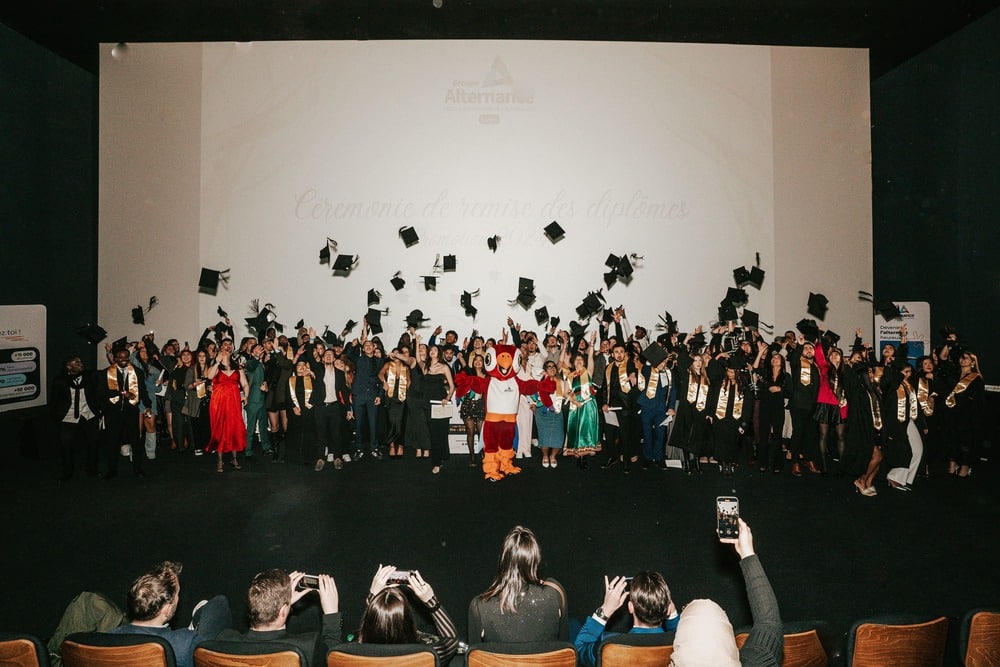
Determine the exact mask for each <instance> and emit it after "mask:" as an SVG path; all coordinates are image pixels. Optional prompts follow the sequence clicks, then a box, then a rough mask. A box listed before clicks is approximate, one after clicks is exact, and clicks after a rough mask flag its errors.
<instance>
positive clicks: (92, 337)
mask: <svg viewBox="0 0 1000 667" xmlns="http://www.w3.org/2000/svg"><path fill="white" fill-rule="evenodd" d="M76 333H77V335H79V336H83V337H84V338H86V339H87V342H88V343H93V344H94V345H97V344H98V343H100V342H101V341H102V340H104V339H105V338H107V337H108V332H107V331H105V330H104V328H103V327H101V326H100V325H97V324H84V325H83V326H80V327H77V328H76Z"/></svg>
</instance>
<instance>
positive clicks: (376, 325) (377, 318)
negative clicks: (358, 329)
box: [365, 308, 388, 336]
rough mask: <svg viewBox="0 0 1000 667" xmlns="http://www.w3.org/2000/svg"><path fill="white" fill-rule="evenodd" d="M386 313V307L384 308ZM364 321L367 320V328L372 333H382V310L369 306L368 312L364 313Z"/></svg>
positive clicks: (375, 334) (374, 334)
mask: <svg viewBox="0 0 1000 667" xmlns="http://www.w3.org/2000/svg"><path fill="white" fill-rule="evenodd" d="M386 312H387V313H388V309H386ZM365 321H367V322H368V328H369V329H371V332H372V335H373V336H377V335H378V334H380V333H382V311H381V310H379V309H377V308H369V309H368V312H367V313H365Z"/></svg>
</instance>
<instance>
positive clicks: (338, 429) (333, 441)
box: [313, 402, 344, 459]
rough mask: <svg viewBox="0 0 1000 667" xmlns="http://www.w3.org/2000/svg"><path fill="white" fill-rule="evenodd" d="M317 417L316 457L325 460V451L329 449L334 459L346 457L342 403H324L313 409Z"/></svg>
mask: <svg viewBox="0 0 1000 667" xmlns="http://www.w3.org/2000/svg"><path fill="white" fill-rule="evenodd" d="M313 415H315V417H316V450H315V453H316V456H315V457H314V458H323V450H324V449H329V450H330V453H331V454H333V456H334V458H338V459H339V458H340V457H341V456H343V455H344V439H343V438H342V437H341V436H342V435H343V432H344V409H343V406H342V405H341V404H340V403H337V402H333V403H324V404H322V405H317V406H316V407H314V408H313Z"/></svg>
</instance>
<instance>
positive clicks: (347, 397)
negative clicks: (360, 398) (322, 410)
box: [311, 364, 351, 406]
mask: <svg viewBox="0 0 1000 667" xmlns="http://www.w3.org/2000/svg"><path fill="white" fill-rule="evenodd" d="M326 372H327V371H326V366H324V365H323V364H319V366H318V367H317V366H314V367H313V373H314V374H315V375H316V379H315V380H313V393H312V401H311V402H312V404H313V406H317V405H323V404H324V403H326V402H327V401H329V402H331V403H332V402H333V401H332V400H331V399H328V398H327V396H326V383H325V382H324V381H323V380H324V378H325V377H326ZM333 372H334V375H335V377H336V380H335V383H336V386H337V402H338V403H340V404H341V405H350V403H351V387H350V385H348V384H347V375H346V374H345V373H344V371H342V370H339V369H336V368H334V369H333Z"/></svg>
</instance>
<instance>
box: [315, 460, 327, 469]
mask: <svg viewBox="0 0 1000 667" xmlns="http://www.w3.org/2000/svg"><path fill="white" fill-rule="evenodd" d="M325 465H326V461H324V460H323V459H319V460H318V461H316V467H315V468H313V470H315V471H316V472H319V471H320V470H322V469H323V467H324V466H325Z"/></svg>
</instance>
